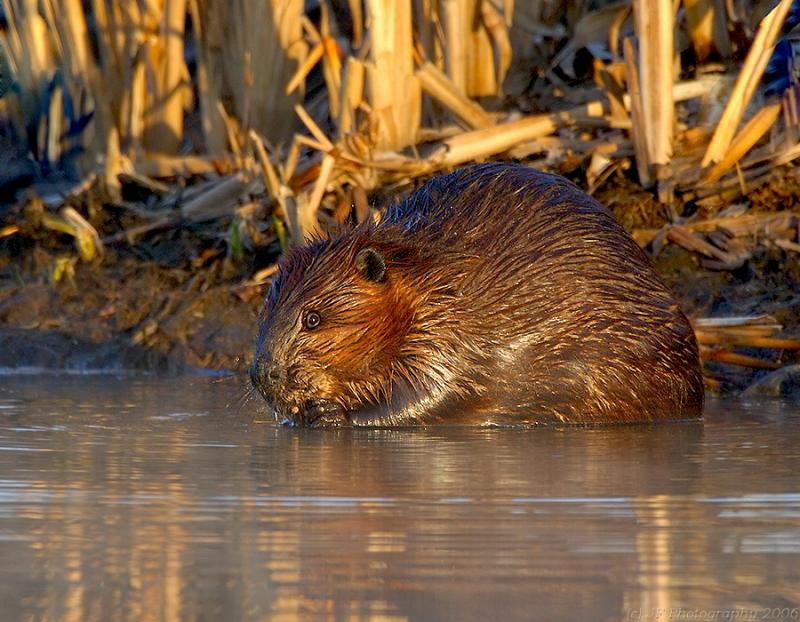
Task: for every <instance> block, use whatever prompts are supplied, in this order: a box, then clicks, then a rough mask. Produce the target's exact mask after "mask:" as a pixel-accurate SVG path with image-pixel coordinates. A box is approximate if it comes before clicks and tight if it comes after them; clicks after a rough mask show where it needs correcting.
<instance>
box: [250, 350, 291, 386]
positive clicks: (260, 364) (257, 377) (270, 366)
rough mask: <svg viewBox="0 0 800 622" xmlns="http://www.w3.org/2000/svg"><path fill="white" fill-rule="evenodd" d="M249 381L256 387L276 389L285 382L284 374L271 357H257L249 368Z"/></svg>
mask: <svg viewBox="0 0 800 622" xmlns="http://www.w3.org/2000/svg"><path fill="white" fill-rule="evenodd" d="M250 380H251V381H252V382H253V384H254V385H255V386H256V387H260V388H263V389H276V388H278V387H280V386H281V385H282V384H283V383H284V382H285V381H286V372H285V371H284V370H283V368H282V367H281V366H280V365H279V364H278V363H277V362H276V361H274V360H273V359H272V357H267V356H264V357H259V358H257V359H256V360H255V361H253V364H252V365H251V366H250Z"/></svg>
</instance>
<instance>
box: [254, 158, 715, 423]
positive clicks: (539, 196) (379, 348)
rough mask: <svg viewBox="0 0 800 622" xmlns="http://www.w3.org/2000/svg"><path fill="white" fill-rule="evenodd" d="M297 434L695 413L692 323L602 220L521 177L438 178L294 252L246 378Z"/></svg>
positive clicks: (583, 202) (585, 206)
mask: <svg viewBox="0 0 800 622" xmlns="http://www.w3.org/2000/svg"><path fill="white" fill-rule="evenodd" d="M251 376H252V378H253V382H254V384H255V386H256V388H257V389H258V390H259V391H260V392H261V394H262V395H263V396H264V397H265V398H266V400H267V401H268V402H269V403H270V404H271V406H272V407H273V408H274V410H275V413H276V416H277V417H279V418H280V419H282V420H286V421H288V422H292V423H295V424H299V425H386V426H395V425H414V424H421V423H435V422H442V423H444V422H457V423H476V424H486V423H498V424H507V423H593V422H633V421H653V420H664V419H687V418H696V417H700V416H701V415H702V407H703V383H702V378H701V373H700V364H699V359H698V351H697V344H696V342H695V337H694V333H693V331H692V328H691V326H690V325H689V322H688V321H687V319H686V317H685V316H684V315H683V313H682V312H681V310H680V309H679V307H678V305H677V303H676V302H675V300H674V299H673V296H672V294H671V293H670V291H669V290H668V289H667V287H666V286H665V285H664V284H663V282H662V281H661V279H660V278H659V277H658V275H657V274H656V272H655V270H654V269H653V267H652V265H651V263H650V260H649V259H648V258H647V256H646V255H645V254H644V253H643V252H642V250H641V249H640V248H639V247H638V246H637V245H636V243H635V242H634V241H633V239H632V238H631V237H630V236H629V235H628V234H627V233H626V232H625V231H624V229H623V228H622V227H621V226H620V225H619V224H618V223H617V222H616V221H615V220H614V218H613V216H612V215H611V214H610V212H609V211H608V210H607V209H606V208H604V207H603V206H602V205H600V204H599V203H598V202H597V201H595V200H594V199H593V198H591V197H590V196H588V195H586V194H585V193H583V192H582V191H581V190H579V189H578V188H577V187H575V186H574V185H573V184H571V183H570V182H568V181H566V180H564V179H563V178H561V177H558V176H555V175H549V174H545V173H541V172H538V171H536V170H534V169H531V168H528V167H524V166H516V165H508V164H486V165H478V166H472V167H469V168H465V169H462V170H459V171H456V172H454V173H452V174H449V175H444V176H441V177H437V178H435V179H433V180H431V181H430V182H428V183H427V184H425V186H423V187H422V188H421V189H419V190H418V191H417V192H415V193H414V194H413V195H411V196H410V197H409V198H407V199H406V200H405V201H403V202H402V203H399V204H397V205H395V206H393V207H391V208H390V209H389V210H387V212H386V213H385V214H384V216H383V218H382V219H381V221H380V222H379V223H378V224H377V225H376V224H374V223H365V224H362V225H359V226H357V227H354V228H353V229H351V230H349V231H347V232H345V233H342V234H341V235H338V236H336V237H334V238H332V239H320V240H316V241H313V242H311V243H310V244H308V245H307V246H304V247H300V248H295V249H293V250H291V251H290V252H289V253H288V254H287V256H286V257H285V259H284V260H283V262H282V264H281V266H280V272H279V274H278V276H277V277H276V279H275V281H274V282H273V284H272V288H271V289H270V291H269V294H268V295H267V299H266V302H265V305H264V309H263V312H262V315H261V317H260V330H259V334H258V339H257V343H256V358H255V361H254V363H253V366H252V369H251Z"/></svg>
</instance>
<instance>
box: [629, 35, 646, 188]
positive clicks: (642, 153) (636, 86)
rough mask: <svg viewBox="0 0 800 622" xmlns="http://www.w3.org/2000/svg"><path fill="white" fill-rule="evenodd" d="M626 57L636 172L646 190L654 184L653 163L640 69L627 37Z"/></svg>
mask: <svg viewBox="0 0 800 622" xmlns="http://www.w3.org/2000/svg"><path fill="white" fill-rule="evenodd" d="M623 48H624V56H625V74H626V80H627V83H628V91H629V95H630V107H631V123H632V129H631V137H632V138H633V149H634V153H635V154H636V172H637V173H638V175H639V183H640V184H642V186H644V187H645V188H649V187H650V186H651V185H652V184H653V175H652V163H651V161H650V154H649V152H648V149H647V127H646V125H645V120H644V111H643V110H642V92H641V85H640V82H639V69H638V67H637V66H636V53H635V52H634V50H633V42H632V40H631V38H630V37H626V38H625V41H624V42H623Z"/></svg>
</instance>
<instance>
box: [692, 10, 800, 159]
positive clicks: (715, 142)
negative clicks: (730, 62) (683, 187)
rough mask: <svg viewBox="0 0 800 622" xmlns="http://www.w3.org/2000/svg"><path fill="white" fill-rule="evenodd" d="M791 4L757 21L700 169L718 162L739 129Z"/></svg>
mask: <svg viewBox="0 0 800 622" xmlns="http://www.w3.org/2000/svg"><path fill="white" fill-rule="evenodd" d="M792 2H793V0H781V2H780V4H778V6H776V7H775V8H774V9H773V10H772V11H770V12H769V13H768V14H767V16H766V17H765V18H764V19H763V20H761V24H760V26H759V27H758V32H757V33H756V37H755V39H754V40H753V44H752V46H751V47H750V51H749V52H748V53H747V58H746V59H745V61H744V65H742V69H741V71H740V72H739V78H738V79H737V80H736V85H735V86H734V87H733V92H732V93H731V95H730V98H729V99H728V104H727V105H726V106H725V110H724V112H723V113H722V117H721V118H720V120H719V123H718V124H717V129H716V130H715V131H714V135H713V137H712V138H711V142H710V143H709V144H708V148H707V149H706V153H705V155H704V156H703V160H702V162H701V165H702V166H708V165H709V164H712V163H715V162H719V161H720V160H721V159H722V158H723V157H724V156H725V153H726V152H727V151H728V148H729V147H730V145H731V141H732V140H733V135H734V134H735V133H736V129H737V128H738V126H739V122H740V121H741V119H742V116H743V115H744V111H745V108H746V107H747V104H748V102H749V101H750V98H751V97H752V96H753V93H754V92H755V89H756V86H758V83H759V81H760V80H761V76H762V75H763V73H764V69H765V68H766V66H767V62H768V61H769V59H770V56H771V55H772V50H773V48H774V46H775V40H776V38H777V37H778V34H780V31H781V27H782V26H783V22H784V21H785V20H786V15H787V13H788V12H789V8H790V7H791V5H792Z"/></svg>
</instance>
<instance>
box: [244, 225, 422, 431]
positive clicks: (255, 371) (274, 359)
mask: <svg viewBox="0 0 800 622" xmlns="http://www.w3.org/2000/svg"><path fill="white" fill-rule="evenodd" d="M408 252H409V251H408V249H404V248H402V247H400V246H398V245H396V244H391V243H379V242H377V241H376V240H374V239H372V238H371V237H370V236H368V235H353V234H350V235H347V236H344V237H341V238H337V239H333V240H319V241H316V242H313V243H311V244H310V245H308V246H305V247H301V248H296V249H293V250H292V251H290V252H289V253H288V254H287V256H286V258H285V259H284V261H283V263H282V264H281V267H280V271H279V273H278V275H277V277H276V279H275V280H274V281H273V283H272V287H271V289H270V291H269V294H268V295H267V299H266V302H265V304H264V308H263V311H262V313H261V316H260V319H259V333H258V338H257V341H256V355H255V360H254V361H253V364H252V366H251V369H250V376H251V378H252V381H253V384H254V386H255V387H256V388H257V389H258V391H259V392H260V393H261V394H262V395H263V396H264V398H265V399H266V400H267V402H269V403H270V405H271V406H272V407H273V408H274V410H275V413H276V415H277V416H278V417H279V418H281V419H284V420H287V421H289V422H292V423H295V424H300V425H322V424H324V425H336V424H346V423H347V422H348V419H347V415H348V413H349V412H350V411H353V410H356V409H358V408H360V407H363V406H367V405H370V404H375V405H378V404H381V403H384V404H385V403H386V402H387V400H388V399H389V394H390V392H391V387H392V376H393V373H394V372H393V368H394V365H395V364H396V361H397V359H398V356H399V354H400V351H401V349H402V345H403V341H404V339H405V336H406V334H407V331H408V328H409V325H410V324H411V322H412V318H413V316H414V310H413V306H414V301H413V300H412V299H411V298H410V296H409V289H408V288H407V287H404V278H403V274H404V264H405V263H406V262H407V261H408Z"/></svg>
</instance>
